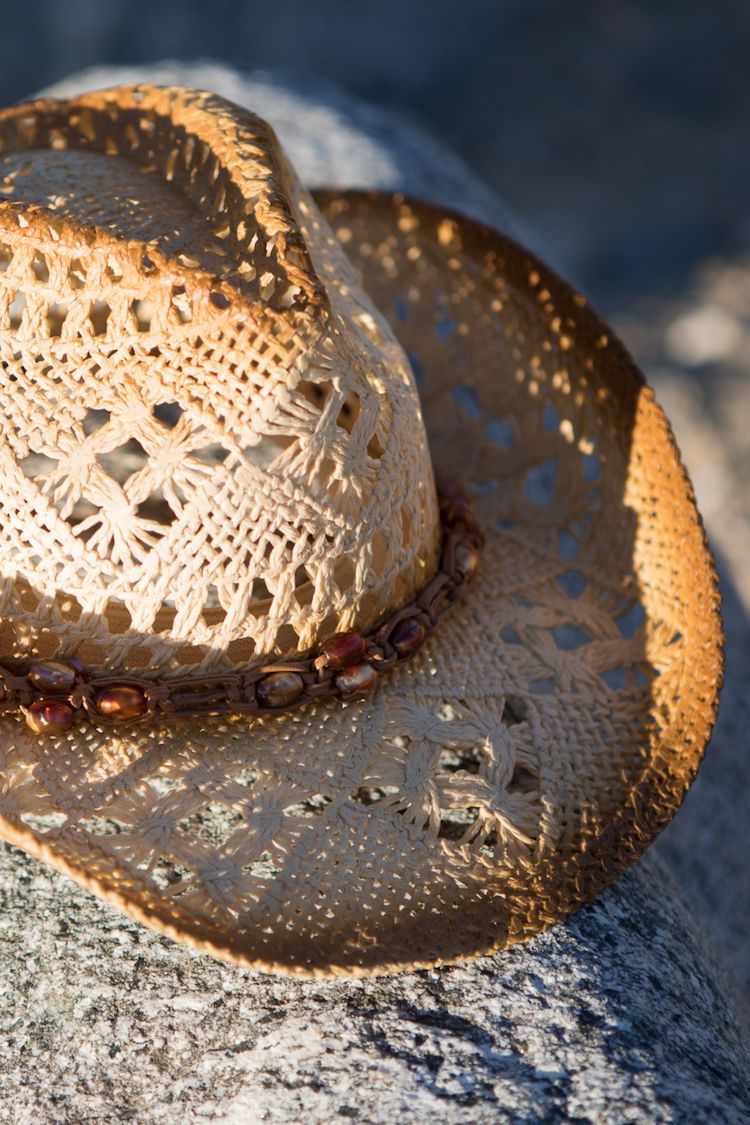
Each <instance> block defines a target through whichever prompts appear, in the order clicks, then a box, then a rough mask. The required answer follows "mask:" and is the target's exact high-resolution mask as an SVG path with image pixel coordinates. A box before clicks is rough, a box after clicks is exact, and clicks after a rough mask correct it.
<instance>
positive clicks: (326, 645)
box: [315, 633, 367, 672]
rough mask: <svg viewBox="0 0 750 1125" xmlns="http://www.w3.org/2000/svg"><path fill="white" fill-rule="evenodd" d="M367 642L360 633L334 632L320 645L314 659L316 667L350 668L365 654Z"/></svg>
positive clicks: (333, 669)
mask: <svg viewBox="0 0 750 1125" xmlns="http://www.w3.org/2000/svg"><path fill="white" fill-rule="evenodd" d="M366 647H367V642H366V641H365V638H364V637H363V636H362V634H361V633H334V634H333V636H332V637H328V639H327V640H325V641H323V643H322V645H321V646H320V653H319V655H318V656H317V657H316V659H315V667H316V668H330V669H331V671H333V672H335V671H336V670H337V669H338V668H352V667H354V665H355V664H359V662H360V661H361V659H362V657H363V656H364V655H365V648H366Z"/></svg>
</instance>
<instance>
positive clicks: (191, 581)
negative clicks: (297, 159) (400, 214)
mask: <svg viewBox="0 0 750 1125" xmlns="http://www.w3.org/2000/svg"><path fill="white" fill-rule="evenodd" d="M0 196H1V197H2V202H0V402H1V411H0V473H2V483H3V486H2V489H1V490H0V615H1V617H2V624H1V630H0V645H1V646H2V652H3V654H4V656H6V657H7V656H11V655H14V656H19V657H20V656H27V655H29V654H41V655H50V654H52V653H54V652H56V653H60V654H62V653H65V654H68V655H78V656H80V657H81V659H83V660H84V661H85V662H86V663H87V664H89V665H94V666H96V665H100V666H106V667H118V668H122V667H124V668H127V667H133V668H135V667H153V668H158V669H159V670H160V671H162V672H163V671H164V670H165V669H166V670H168V669H170V668H173V669H174V670H175V671H176V672H179V673H181V674H182V675H184V674H185V670H186V665H187V666H191V667H195V668H196V669H198V668H200V669H221V668H225V667H226V668H229V667H236V666H248V665H252V664H253V663H254V662H257V661H258V660H260V659H263V658H266V657H268V656H269V655H280V654H292V653H296V652H302V651H305V650H306V649H308V648H309V647H310V646H311V645H312V644H314V643H315V642H316V640H319V639H320V637H321V636H322V635H324V634H325V633H328V632H332V631H334V630H336V629H346V628H353V627H356V628H364V627H366V626H367V625H369V624H371V623H372V622H374V621H375V620H376V619H377V618H378V617H379V616H380V615H381V614H382V613H383V612H384V611H385V610H386V609H388V608H390V607H393V606H395V605H398V604H400V603H401V602H404V601H407V600H408V599H409V598H410V597H411V596H412V595H413V594H414V592H415V591H416V590H417V589H419V588H420V587H421V586H422V585H424V582H425V581H426V579H427V578H428V577H429V575H430V574H431V573H432V571H433V570H434V568H435V566H436V562H437V547H438V543H437V538H438V520H437V514H436V507H435V496H434V486H433V481H432V472H431V467H430V461H429V453H428V449H427V442H426V437H425V433H424V428H423V425H422V420H421V413H420V408H419V401H418V396H417V393H416V389H415V385H414V381H413V377H412V374H411V371H410V368H409V365H408V363H407V361H406V358H405V356H404V354H403V352H402V351H401V349H400V348H399V346H398V345H397V344H396V342H395V340H394V338H393V336H392V335H391V333H390V331H389V329H388V328H387V326H386V324H385V322H384V321H383V320H382V318H381V317H380V315H379V314H378V313H377V312H376V310H375V309H374V307H373V306H372V305H371V303H370V302H369V300H368V299H367V298H366V296H365V295H364V293H363V292H362V291H361V289H360V288H359V285H358V283H357V280H356V278H355V277H354V275H353V272H352V270H351V268H350V266H349V264H348V263H347V261H346V258H345V256H344V253H343V251H342V249H341V246H340V243H339V242H338V241H336V240H335V239H334V238H333V237H332V235H331V233H330V230H329V228H328V227H327V226H326V224H325V223H324V221H323V220H322V219H321V217H320V215H319V214H318V212H317V210H316V208H315V205H314V204H313V202H312V200H311V198H310V196H309V195H308V194H307V193H306V192H305V191H304V190H303V189H302V188H301V187H300V185H299V184H298V182H297V180H296V178H295V176H294V173H293V172H292V171H291V169H290V168H289V166H288V164H287V163H286V161H285V159H284V156H283V154H282V153H281V151H280V149H279V146H278V143H277V141H276V139H275V137H274V135H273V133H272V131H271V130H270V129H269V127H268V126H267V125H265V124H264V123H263V122H262V121H260V120H259V119H258V118H256V117H255V116H253V115H252V114H250V113H247V112H245V111H243V110H240V109H238V108H237V107H235V106H233V105H231V104H229V103H227V102H225V101H223V100H222V99H220V98H217V97H215V96H213V95H210V94H205V93H197V92H195V91H188V90H183V89H177V88H170V89H159V88H155V87H148V86H140V87H121V88H117V89H113V90H108V91H104V92H102V93H95V94H88V95H84V96H82V97H80V98H77V99H75V100H72V101H64V102H58V101H52V100H43V101H37V102H33V103H29V104H27V105H22V106H19V107H16V108H13V109H10V110H6V111H4V112H2V113H0Z"/></svg>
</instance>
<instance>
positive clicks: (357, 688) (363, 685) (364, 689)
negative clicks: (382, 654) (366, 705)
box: [335, 664, 378, 699]
mask: <svg viewBox="0 0 750 1125" xmlns="http://www.w3.org/2000/svg"><path fill="white" fill-rule="evenodd" d="M335 683H336V691H337V692H338V695H339V698H340V699H364V698H365V696H367V695H370V694H371V693H372V692H373V691H374V690H375V688H376V687H377V684H378V674H377V672H376V671H375V669H374V668H372V667H371V666H370V665H369V664H357V665H355V667H354V668H346V669H344V671H343V672H339V674H338V675H337V676H336V680H335Z"/></svg>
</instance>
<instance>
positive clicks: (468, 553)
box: [455, 543, 479, 578]
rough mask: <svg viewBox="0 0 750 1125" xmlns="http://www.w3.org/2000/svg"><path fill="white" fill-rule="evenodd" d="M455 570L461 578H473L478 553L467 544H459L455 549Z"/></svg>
mask: <svg viewBox="0 0 750 1125" xmlns="http://www.w3.org/2000/svg"><path fill="white" fill-rule="evenodd" d="M455 558H456V570H457V571H458V573H459V574H460V575H462V577H463V578H473V577H474V575H475V574H476V569H477V564H478V562H479V553H478V551H475V550H474V548H473V547H470V546H469V545H468V543H459V544H458V545H457V547H456V555H455Z"/></svg>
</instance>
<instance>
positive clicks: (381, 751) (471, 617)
mask: <svg viewBox="0 0 750 1125" xmlns="http://www.w3.org/2000/svg"><path fill="white" fill-rule="evenodd" d="M317 200H318V202H319V204H320V206H321V208H322V210H323V213H324V215H325V216H326V218H327V219H328V220H329V222H330V223H331V225H332V226H333V228H334V230H335V231H336V233H337V234H338V235H339V237H340V238H341V240H342V241H343V242H344V245H345V248H346V250H347V252H348V254H349V257H350V259H351V260H352V262H353V263H354V265H355V267H356V268H357V269H358V270H359V271H360V273H361V274H362V277H363V280H364V286H365V289H366V290H367V292H368V293H369V294H370V296H371V297H372V298H373V300H374V301H375V303H376V304H377V305H378V307H379V308H380V309H381V311H382V312H383V313H384V315H385V316H386V318H387V319H388V320H389V322H390V323H391V325H392V327H393V330H394V332H395V333H396V335H397V336H398V338H399V340H400V341H401V343H402V344H403V346H404V347H405V349H406V351H407V353H408V354H409V356H410V358H411V361H412V365H413V369H414V372H415V375H416V377H417V381H418V385H419V390H420V396H421V400H422V406H423V412H424V418H425V423H426V427H427V432H428V436H429V441H430V447H431V450H432V454H433V459H434V462H435V464H436V467H437V468H438V469H440V470H443V471H446V472H448V473H450V474H452V475H457V476H458V477H460V479H461V480H462V482H463V483H464V484H465V485H466V486H467V487H468V488H469V489H470V490H471V491H472V493H473V495H474V498H475V501H476V505H477V511H478V515H479V518H480V521H481V523H482V526H483V529H484V531H485V534H486V536H487V545H486V547H485V549H484V552H483V555H482V559H481V566H480V571H479V574H478V576H477V579H476V581H475V584H474V585H473V586H472V588H471V590H470V591H469V593H468V595H467V597H466V600H465V602H463V603H462V604H461V605H460V606H458V607H457V608H456V609H455V610H454V611H453V612H452V614H451V615H449V617H448V618H447V619H446V620H445V621H444V622H443V623H441V626H440V628H439V630H438V631H437V632H436V634H435V636H434V637H433V638H432V639H431V640H430V642H429V643H428V645H427V646H425V649H424V650H423V651H422V652H421V653H420V654H419V655H418V656H417V657H416V658H415V660H414V661H413V662H411V663H410V664H408V665H407V666H404V667H403V668H401V669H399V670H397V671H395V672H394V673H393V674H391V675H389V676H388V677H385V678H384V681H383V683H382V684H381V685H380V686H379V688H378V690H377V691H376V693H375V695H374V696H373V697H372V698H371V699H370V700H368V701H367V702H365V703H362V704H358V705H356V706H347V707H341V706H332V705H323V706H319V707H313V708H310V709H308V710H307V711H304V712H300V713H298V714H296V715H294V716H291V717H288V718H286V719H281V720H268V721H262V722H257V721H256V722H255V723H251V722H249V721H242V722H237V723H228V722H226V721H223V720H210V721H206V722H204V723H201V724H200V725H198V724H190V723H185V722H183V723H182V724H181V725H180V724H177V725H175V726H174V727H173V728H172V729H170V730H152V731H149V732H146V733H145V734H143V733H133V734H122V735H120V736H118V739H117V742H116V743H115V741H114V740H113V736H111V735H110V734H106V733H104V732H98V733H97V732H91V733H89V734H87V735H86V736H83V735H79V736H77V740H76V738H71V740H70V741H69V742H66V743H64V744H62V745H61V746H59V747H53V748H50V747H49V746H46V747H40V746H39V745H37V744H36V743H35V741H34V739H33V738H32V737H31V736H29V735H27V733H26V732H25V727H24V726H23V724H22V723H20V722H18V721H16V720H14V719H4V720H3V726H4V727H5V731H4V732H3V734H2V735H1V736H0V738H1V739H2V741H0V762H2V767H3V770H4V773H3V774H2V775H0V776H3V777H4V781H5V785H4V789H3V790H2V791H1V792H0V814H1V815H0V834H2V836H3V837H4V838H5V839H6V840H8V841H9V842H11V843H13V844H16V845H18V846H20V847H22V848H24V849H25V850H26V851H28V852H30V853H31V854H33V855H36V856H38V857H39V858H41V859H43V860H45V861H46V862H47V863H49V864H51V865H52V866H53V867H55V868H57V869H58V870H61V871H63V872H65V873H66V874H68V875H70V876H71V877H72V878H73V879H75V880H76V881H77V882H79V883H80V884H82V885H83V886H84V887H86V888H87V889H89V890H90V891H93V892H94V893H95V894H97V895H99V896H100V897H101V898H103V899H104V900H105V901H107V902H109V903H111V904H113V905H115V906H117V907H119V908H120V909H121V910H123V911H125V912H126V913H127V914H129V915H131V916H132V917H134V918H136V919H138V920H139V921H142V922H144V923H146V924H148V925H150V926H152V927H154V928H155V929H157V930H159V931H161V932H162V933H164V934H166V935H167V936H169V937H171V938H173V939H175V940H178V941H183V942H187V943H188V944H190V945H191V946H193V947H194V948H196V949H198V950H200V951H202V952H205V953H209V954H211V955H213V956H216V957H219V958H223V959H226V960H230V961H234V962H237V963H238V964H241V965H245V966H248V967H253V968H259V969H264V970H272V971H278V972H282V973H286V974H298V975H305V976H315V975H336V974H348V975H367V974H376V973H387V972H396V971H400V970H405V969H414V968H420V967H429V966H433V965H437V964H446V963H450V962H453V961H457V960H462V959H465V958H468V957H472V956H477V955H480V954H487V953H491V952H493V951H496V950H497V949H499V948H502V947H503V946H505V945H507V944H509V943H511V942H514V941H518V940H520V939H523V938H525V937H528V936H530V935H532V934H534V933H536V932H538V931H539V930H541V929H543V928H544V927H546V926H547V925H549V924H550V923H553V922H555V921H558V920H560V919H562V918H564V917H565V916H566V915H567V914H569V913H571V912H572V911H574V910H576V909H577V908H578V907H579V906H580V905H581V904H582V903H583V902H585V901H586V900H588V899H590V898H592V897H594V896H595V895H596V894H597V893H599V892H600V891H601V890H602V889H603V888H604V887H606V886H607V885H608V884H609V883H610V882H611V881H612V880H613V879H615V878H616V877H617V876H618V875H619V874H620V873H621V872H622V871H623V870H624V869H625V868H626V867H627V865H628V864H629V863H630V862H632V861H633V860H634V859H637V858H638V856H640V855H641V854H642V852H643V851H644V849H645V848H646V847H647V845H648V844H649V843H650V841H651V840H652V839H653V838H654V836H655V835H656V834H657V833H658V832H659V831H660V830H661V829H662V828H663V827H664V826H665V825H666V824H667V822H668V821H669V820H670V818H671V817H672V815H673V814H674V812H675V811H676V809H677V808H678V806H679V805H680V803H681V801H682V799H683V796H684V794H685V792H686V790H687V788H688V786H689V785H690V783H691V781H692V780H693V778H694V776H695V773H696V770H697V768H698V765H699V762H700V759H701V757H702V754H703V752H704V748H705V745H706V742H707V739H708V737H709V734H710V730H711V726H712V724H713V721H714V718H715V715H716V709H717V703H718V694H719V688H720V681H721V673H722V630H721V621H720V614H719V594H718V586H717V580H716V574H715V569H714V564H713V561H712V559H711V556H710V553H709V550H708V547H707V544H706V539H705V535H704V531H703V527H702V524H701V521H700V517H699V515H698V512H697V510H696V506H695V501H694V497H693V493H692V490H691V486H690V483H689V480H688V478H687V475H686V473H685V470H684V468H683V466H682V464H681V462H680V458H679V454H678V451H677V449H676V446H675V443H674V439H673V436H672V433H671V430H670V427H669V424H668V422H667V420H666V418H665V416H664V414H663V412H662V411H661V409H660V408H659V406H658V405H657V404H656V402H655V401H654V398H653V395H652V393H651V391H650V390H649V388H648V387H647V386H646V385H645V383H644V380H643V378H642V376H641V375H640V373H639V372H638V370H637V369H636V367H635V366H634V364H633V363H632V361H631V359H630V358H629V356H628V355H627V353H626V351H625V350H624V348H623V347H622V345H621V344H620V343H619V341H618V340H617V339H616V338H615V337H614V336H613V334H612V332H611V330H610V329H609V328H608V327H607V326H606V325H605V324H604V323H603V322H602V320H601V319H600V318H599V317H598V315H597V314H596V313H595V312H593V311H592V310H591V309H590V307H589V306H588V305H587V303H586V302H585V300H583V298H582V297H581V296H580V295H579V294H577V293H575V292H574V291H573V290H572V289H571V287H570V286H569V285H567V284H566V283H565V282H564V281H562V280H560V279H559V278H558V277H557V276H556V275H555V274H554V273H553V272H552V271H551V270H549V269H548V268H547V267H546V266H545V265H544V264H543V263H541V262H540V261H539V260H538V259H537V258H535V257H534V256H533V255H532V254H530V253H529V252H527V251H526V250H524V249H523V248H522V247H520V246H518V245H517V244H516V243H514V242H513V241H511V240H510V239H508V238H506V237H504V236H503V235H501V234H499V233H497V232H496V231H494V230H491V229H489V228H487V227H485V226H483V225H482V224H480V223H477V222H475V221H473V220H470V219H468V218H465V217H463V216H461V215H459V214H456V213H452V212H447V211H445V210H443V209H439V208H435V207H432V206H429V205H426V204H424V203H421V202H418V201H416V200H406V199H404V198H403V197H401V196H391V195H384V194H380V193H369V192H368V193H362V192H344V193H340V192H323V193H318V194H317Z"/></svg>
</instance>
